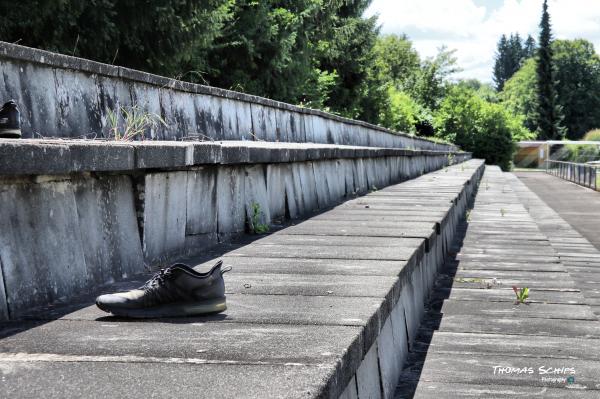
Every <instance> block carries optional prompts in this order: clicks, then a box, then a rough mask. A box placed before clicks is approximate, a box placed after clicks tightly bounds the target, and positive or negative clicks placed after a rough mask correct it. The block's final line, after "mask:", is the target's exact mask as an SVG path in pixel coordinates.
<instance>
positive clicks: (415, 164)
mask: <svg viewBox="0 0 600 399" xmlns="http://www.w3.org/2000/svg"><path fill="white" fill-rule="evenodd" d="M449 156H453V157H454V163H458V162H462V161H464V160H466V159H469V158H470V153H466V152H462V151H458V150H456V149H454V150H452V151H438V150H414V149H402V148H389V147H365V146H343V145H334V144H313V143H279V142H277V143H269V142H253V141H220V142H193V141H192V142H173V141H154V140H144V141H127V142H118V141H95V140H75V139H70V140H69V139H65V140H62V139H61V140H49V139H36V140H26V139H3V140H2V141H0V176H15V175H55V174H69V173H81V172H113V171H117V172H119V171H120V172H124V171H129V172H134V171H140V170H146V169H189V167H191V166H200V165H214V164H219V165H238V164H282V163H290V162H308V161H330V162H326V163H323V164H322V165H321V164H320V163H319V164H317V168H316V169H315V171H314V172H313V170H312V169H313V168H311V172H310V173H314V176H315V177H317V178H319V179H320V180H322V181H324V182H328V183H329V184H330V185H331V188H330V189H329V190H334V191H331V193H330V192H329V190H327V191H325V192H323V193H322V194H323V195H333V194H336V193H337V194H341V193H340V192H339V189H338V188H337V187H344V184H342V183H343V182H342V181H337V179H338V178H340V179H342V180H344V179H345V180H346V181H347V185H348V186H349V187H350V186H353V185H355V183H354V181H356V186H357V190H356V191H357V192H360V193H364V192H365V191H367V189H372V188H373V186H375V185H376V184H378V185H379V186H378V187H379V188H381V187H383V186H385V185H388V184H390V183H393V182H396V181H400V180H404V179H406V178H412V177H414V176H419V175H421V174H423V173H426V172H428V171H431V170H435V169H438V168H441V167H443V166H445V165H448V164H449V162H450V160H449V159H448V157H449ZM371 158H372V159H375V160H376V161H375V162H371V163H369V164H367V165H363V164H361V163H360V162H359V164H358V165H357V167H354V162H351V161H350V160H359V159H371ZM404 158H407V159H409V160H410V161H409V162H406V163H407V164H408V165H405V166H403V167H398V166H397V164H399V163H400V162H401V160H402V159H404ZM411 165H412V166H411ZM375 167H377V168H379V170H381V171H385V172H384V173H382V172H381V171H380V172H375ZM401 169H402V170H401ZM367 172H369V173H370V176H369V177H368V178H369V181H368V182H364V181H363V180H365V177H364V176H365V175H366V174H367ZM353 174H357V177H356V178H353V179H350V178H349V177H345V176H352V175H353ZM327 178H328V179H329V180H327ZM324 193H326V194H324ZM323 199H324V200H325V199H326V198H325V197H323Z"/></svg>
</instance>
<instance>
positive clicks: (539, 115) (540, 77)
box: [535, 0, 565, 140]
mask: <svg viewBox="0 0 600 399" xmlns="http://www.w3.org/2000/svg"><path fill="white" fill-rule="evenodd" d="M551 43H552V31H551V27H550V14H549V13H548V4H547V0H544V5H543V9H542V20H541V22H540V39H539V48H538V51H537V60H536V62H537V64H536V75H537V110H536V118H535V119H536V124H537V126H538V129H537V133H538V138H539V139H542V140H558V139H560V138H561V137H563V136H564V131H565V129H564V128H563V127H562V125H561V123H562V119H563V117H562V109H561V107H560V106H559V105H558V99H557V94H556V88H555V87H554V71H553V68H552V48H551Z"/></svg>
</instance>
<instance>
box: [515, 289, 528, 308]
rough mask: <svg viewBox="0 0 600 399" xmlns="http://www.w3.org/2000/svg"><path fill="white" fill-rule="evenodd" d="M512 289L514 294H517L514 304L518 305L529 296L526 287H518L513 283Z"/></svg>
mask: <svg viewBox="0 0 600 399" xmlns="http://www.w3.org/2000/svg"><path fill="white" fill-rule="evenodd" d="M512 289H513V291H514V292H515V295H516V296H517V300H516V302H515V304H516V305H518V304H520V303H525V301H526V300H527V298H529V288H528V287H524V288H521V289H519V287H517V286H516V285H513V286H512Z"/></svg>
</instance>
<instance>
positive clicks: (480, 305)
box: [395, 167, 600, 399]
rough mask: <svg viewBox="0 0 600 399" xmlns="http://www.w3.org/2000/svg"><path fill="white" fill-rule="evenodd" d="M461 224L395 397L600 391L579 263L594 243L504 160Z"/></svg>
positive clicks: (594, 328) (594, 335)
mask: <svg viewBox="0 0 600 399" xmlns="http://www.w3.org/2000/svg"><path fill="white" fill-rule="evenodd" d="M552 178H553V179H555V178H554V177H552ZM574 191H575V190H574ZM460 230H461V231H462V234H461V235H457V239H456V240H455V242H454V244H453V246H452V251H454V252H455V255H454V256H453V257H452V259H450V260H448V261H447V262H446V263H445V266H444V268H443V270H442V272H441V274H440V276H439V277H438V279H437V282H436V286H435V289H434V291H433V294H432V298H431V300H430V302H429V305H428V311H427V314H426V316H425V319H424V322H423V324H422V325H421V328H420V330H419V334H418V338H417V340H416V342H415V343H414V345H413V346H412V348H411V355H410V358H409V361H408V365H407V367H406V368H405V370H404V372H403V374H402V376H401V378H400V384H399V386H398V388H397V391H396V394H395V397H396V398H397V399H400V398H411V397H415V398H429V397H432V398H433V397H435V398H439V399H441V398H459V397H486V398H514V397H521V396H527V397H543V398H564V397H569V398H598V397H599V396H600V384H599V381H600V361H599V360H598V359H599V355H600V352H598V350H599V348H600V321H599V320H598V316H597V315H596V314H594V312H593V307H592V306H590V305H589V303H590V301H589V299H587V298H586V294H587V292H588V289H587V286H585V285H584V286H582V281H581V279H579V278H578V275H577V272H578V270H576V269H573V267H575V266H571V263H570V259H571V258H573V257H577V258H579V259H580V260H581V259H586V257H587V254H588V253H589V254H590V256H591V257H592V258H594V257H595V256H596V255H595V254H592V253H591V249H590V247H591V248H593V247H592V246H591V245H589V244H588V246H587V247H586V248H587V249H588V250H589V251H586V252H583V253H582V255H577V253H578V252H576V251H578V250H576V249H574V248H573V247H572V246H573V245H584V242H583V240H584V239H583V238H581V236H579V238H578V239H576V240H575V239H574V238H573V237H576V236H577V234H576V232H575V231H574V230H573V229H572V228H571V227H570V226H569V225H568V224H566V223H565V222H564V221H562V220H561V219H560V218H559V217H558V216H557V215H556V214H552V210H551V209H549V208H548V207H547V206H546V205H545V204H544V203H543V202H542V201H541V200H540V199H539V198H537V197H536V196H535V194H533V193H531V192H530V191H529V190H528V189H527V187H525V185H523V184H522V183H521V182H520V181H519V180H518V179H517V178H516V177H515V176H514V175H513V174H510V173H502V172H501V171H500V170H499V169H498V168H496V167H486V172H485V174H484V176H483V178H482V182H481V185H480V187H479V192H478V194H477V197H476V200H475V204H474V208H473V209H472V210H471V212H470V214H469V217H468V218H467V220H466V221H464V222H463V223H462V225H461V227H460ZM558 230H560V233H557V234H553V233H552V231H554V232H556V231H558ZM548 234H549V235H548ZM569 253H570V254H571V256H569V255H568V254H569ZM565 255H566V259H565ZM590 268H591V266H590ZM573 272H575V273H573ZM512 285H517V286H518V287H525V286H527V287H530V289H531V294H530V303H529V304H520V305H516V304H515V303H514V302H515V295H514V294H513V291H512V289H511V286H512ZM508 368H512V369H511V370H509V369H508ZM540 368H542V369H540ZM565 368H566V369H565ZM550 369H552V370H554V371H552V372H548V370H550ZM569 376H572V377H574V379H573V380H569V381H567V380H566V378H568V377H569ZM552 378H556V379H555V380H553V379H552Z"/></svg>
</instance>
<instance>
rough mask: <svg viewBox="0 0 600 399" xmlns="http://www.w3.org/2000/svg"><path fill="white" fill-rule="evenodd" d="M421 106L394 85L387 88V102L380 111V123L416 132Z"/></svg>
mask: <svg viewBox="0 0 600 399" xmlns="http://www.w3.org/2000/svg"><path fill="white" fill-rule="evenodd" d="M421 112H422V111H421V107H420V106H419V104H417V102H416V101H415V100H413V99H412V97H411V96H410V95H408V94H406V93H405V92H403V91H400V90H397V89H396V88H395V87H389V88H388V99H387V104H386V107H385V109H384V110H383V112H382V113H381V115H380V117H379V120H380V123H381V124H382V125H383V126H385V127H387V128H390V129H392V130H396V131H399V132H404V133H412V134H414V133H416V132H417V130H416V125H417V123H418V122H419V121H420V119H421V118H420V114H421Z"/></svg>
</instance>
